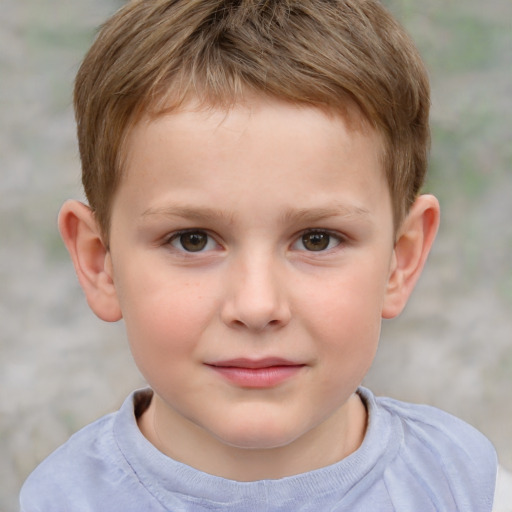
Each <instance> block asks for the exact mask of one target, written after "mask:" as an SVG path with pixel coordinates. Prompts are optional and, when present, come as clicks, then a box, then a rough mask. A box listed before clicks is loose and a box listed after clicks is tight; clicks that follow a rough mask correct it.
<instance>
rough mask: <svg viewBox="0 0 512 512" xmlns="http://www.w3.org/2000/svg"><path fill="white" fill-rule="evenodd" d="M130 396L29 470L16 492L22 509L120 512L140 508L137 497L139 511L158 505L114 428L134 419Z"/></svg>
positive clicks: (57, 511)
mask: <svg viewBox="0 0 512 512" xmlns="http://www.w3.org/2000/svg"><path fill="white" fill-rule="evenodd" d="M133 397H134V395H130V396H129V397H128V398H127V399H126V401H125V403H124V405H123V406H122V408H121V410H120V411H118V412H116V413H112V414H109V415H107V416H104V417H102V418H100V419H99V420H97V421H95V422H94V423H91V424H90V425H88V426H86V427H84V428H83V429H81V430H79V431H78V432H77V433H76V434H74V435H73V436H71V437H70V438H69V440H68V441H67V442H66V443H65V444H63V445H62V446H61V447H60V448H58V449H57V450H56V451H55V452H53V453H52V454H51V455H49V456H48V457H47V458H46V459H45V460H44V461H43V462H42V463H41V464H40V465H39V466H38V467H37V468H36V469H35V470H34V471H33V472H32V474H31V475H30V476H29V477H28V478H27V480H26V481H25V483H24V485H23V487H22V489H21V492H20V506H21V511H22V512H39V511H41V512H43V511H44V512H69V511H70V510H73V512H90V511H97V510H109V511H111V512H116V511H123V512H126V511H128V510H133V509H134V508H133V507H136V509H142V508H144V507H139V506H138V505H140V503H141V502H144V504H145V508H144V510H148V511H149V510H151V511H153V510H161V509H160V508H159V507H157V506H156V504H155V503H154V500H153V499H152V498H151V497H148V496H147V493H146V491H145V489H144V488H142V487H141V486H140V482H139V480H138V478H137V475H136V474H135V472H134V471H133V469H132V468H131V466H130V464H129V463H128V462H127V460H126V458H125V455H124V453H123V452H122V451H121V449H120V448H119V445H118V439H117V436H116V428H126V427H125V424H126V423H133V422H135V421H136V420H135V416H134V403H133V402H134V399H133ZM128 441H129V440H128ZM113 489H115V490H116V492H113Z"/></svg>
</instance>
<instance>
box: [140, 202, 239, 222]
mask: <svg viewBox="0 0 512 512" xmlns="http://www.w3.org/2000/svg"><path fill="white" fill-rule="evenodd" d="M152 216H163V217H179V218H181V219H187V220H191V221H195V222H206V221H211V220H224V221H227V222H232V221H233V218H234V215H233V214H231V213H229V212H226V211H224V210H219V209H217V208H207V207H196V206H185V205H183V206H163V207H154V208H148V209H147V210H145V211H144V212H142V215H141V217H142V218H146V217H152Z"/></svg>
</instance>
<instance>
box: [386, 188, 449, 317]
mask: <svg viewBox="0 0 512 512" xmlns="http://www.w3.org/2000/svg"><path fill="white" fill-rule="evenodd" d="M439 215H440V211H439V202H438V201H437V199H436V198H435V197H434V196H431V195H422V196H419V197H418V198H417V199H416V201H415V202H414V204H413V205H412V207H411V209H410V211H409V214H408V215H407V217H406V219H405V220H404V222H403V223H402V226H401V228H400V230H399V233H398V238H397V241H396V244H395V248H394V251H393V257H392V263H391V269H390V276H389V280H388V284H387V290H386V296H385V299H384V306H383V310H382V317H383V318H394V317H396V316H398V315H399V314H400V313H401V312H402V310H403V309H404V307H405V305H406V303H407V300H408V299H409V296H410V295H411V293H412V290H413V288H414V285H415V284H416V282H417V280H418V278H419V277H420V274H421V271H422V270H423V266H424V265H425V261H426V260H427V256H428V254H429V252H430V248H431V247H432V243H433V242H434V239H435V237H436V233H437V229H438V227H439Z"/></svg>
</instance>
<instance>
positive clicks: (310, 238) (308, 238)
mask: <svg viewBox="0 0 512 512" xmlns="http://www.w3.org/2000/svg"><path fill="white" fill-rule="evenodd" d="M329 242H330V236H329V234H328V233H306V234H305V235H303V236H302V243H303V244H304V247H305V248H306V249H307V250H308V251H323V250H324V249H327V247H328V246H329Z"/></svg>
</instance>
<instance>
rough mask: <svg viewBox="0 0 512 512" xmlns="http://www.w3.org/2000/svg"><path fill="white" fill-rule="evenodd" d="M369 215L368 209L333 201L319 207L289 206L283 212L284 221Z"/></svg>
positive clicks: (311, 220) (305, 221)
mask: <svg viewBox="0 0 512 512" xmlns="http://www.w3.org/2000/svg"><path fill="white" fill-rule="evenodd" d="M369 215H370V210H367V209H366V208H361V207H359V206H354V205H346V204H342V203H333V204H332V205H329V206H326V207H320V208H298V209H295V208H290V209H288V210H286V211H285V212H284V213H283V216H282V220H283V221H284V222H291V221H294V222H304V223H307V222H316V221H321V220H325V219H329V218H334V217H342V218H347V219H351V218H354V219H358V218H365V217H368V216H369Z"/></svg>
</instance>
